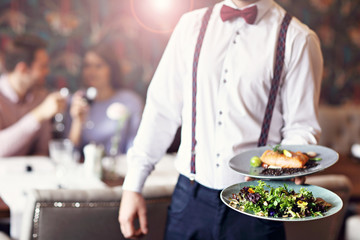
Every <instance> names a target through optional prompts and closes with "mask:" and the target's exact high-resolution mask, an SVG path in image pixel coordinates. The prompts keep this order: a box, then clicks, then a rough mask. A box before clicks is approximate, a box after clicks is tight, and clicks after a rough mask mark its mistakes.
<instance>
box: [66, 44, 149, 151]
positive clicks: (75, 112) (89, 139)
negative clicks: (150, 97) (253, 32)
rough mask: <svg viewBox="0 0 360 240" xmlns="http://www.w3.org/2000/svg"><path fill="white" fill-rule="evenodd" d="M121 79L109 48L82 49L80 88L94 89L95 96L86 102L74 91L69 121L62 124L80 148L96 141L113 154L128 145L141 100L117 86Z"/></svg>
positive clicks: (125, 149) (83, 94)
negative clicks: (67, 128) (83, 52)
mask: <svg viewBox="0 0 360 240" xmlns="http://www.w3.org/2000/svg"><path fill="white" fill-rule="evenodd" d="M121 81H122V75H121V71H120V67H119V63H118V60H117V59H116V58H115V54H114V53H113V52H112V51H111V49H109V48H107V47H106V46H105V45H101V46H95V47H93V48H90V49H88V50H87V51H86V53H85V55H84V60H83V69H82V83H83V86H84V89H86V88H90V87H91V88H92V89H95V91H96V96H95V98H94V99H93V100H92V101H88V100H86V94H85V91H83V90H80V91H77V92H76V93H75V94H74V95H73V97H72V100H71V106H70V116H71V121H70V124H69V123H67V124H66V125H68V126H70V129H69V130H68V132H69V133H68V137H69V139H70V140H71V141H72V142H73V144H74V145H75V146H76V147H77V148H78V149H79V150H80V151H82V149H83V147H84V146H85V145H86V144H88V143H96V144H102V145H103V146H104V149H105V154H106V155H110V151H111V154H112V155H116V154H118V153H126V151H127V150H128V148H129V147H130V146H131V145H132V142H133V140H134V137H135V135H136V132H137V129H138V127H139V124H140V119H141V115H142V111H143V101H142V99H141V98H140V97H139V96H138V95H137V94H135V93H134V92H132V91H130V90H127V89H124V88H123V87H121ZM93 93H94V92H93ZM119 106H120V107H119ZM114 111H115V112H114ZM116 111H118V112H116ZM113 116H117V117H119V118H120V119H119V120H116V119H114V117H113ZM120 121H123V122H122V123H120ZM119 124H121V127H120V125H119ZM119 127H120V128H119ZM117 136H120V138H116V137H117ZM114 144H115V146H114Z"/></svg>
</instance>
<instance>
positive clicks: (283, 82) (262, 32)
mask: <svg viewBox="0 0 360 240" xmlns="http://www.w3.org/2000/svg"><path fill="white" fill-rule="evenodd" d="M322 71H323V59H322V54H321V49H320V43H319V39H318V38H317V36H316V34H315V33H314V32H313V31H312V30H310V29H309V28H308V27H307V26H305V25H304V24H302V23H301V22H300V21H299V20H298V19H296V18H294V17H291V16H289V15H288V14H287V13H286V11H285V10H284V9H283V8H281V7H280V6H279V5H278V4H277V3H275V2H274V1H273V0H225V1H223V2H220V3H217V4H216V5H215V6H213V8H212V7H210V8H205V9H200V10H195V11H193V12H190V13H187V14H185V15H184V16H183V17H182V18H181V19H180V21H179V23H178V25H177V27H176V28H175V30H174V32H173V34H172V36H171V38H170V40H169V43H168V46H167V48H166V50H165V52H164V55H163V57H162V59H161V61H160V63H159V66H158V68H157V71H156V73H155V75H154V77H153V80H152V81H151V84H150V86H149V89H148V95H147V101H146V107H145V110H144V114H143V119H142V122H141V125H140V128H139V131H138V134H137V137H136V138H135V141H134V146H133V147H132V148H131V149H130V150H129V152H128V164H129V167H128V174H127V176H126V178H125V182H124V185H123V189H124V192H123V197H122V200H121V206H120V215H119V221H120V226H121V230H122V233H123V234H124V236H125V237H137V236H140V235H142V234H146V233H147V231H148V229H147V220H146V206H145V201H144V198H143V197H142V195H141V190H142V188H143V185H144V182H145V180H146V177H147V176H148V175H149V174H150V172H151V171H152V170H153V169H154V165H155V164H156V163H157V162H158V161H159V159H161V158H162V156H163V155H164V154H165V152H166V149H167V147H168V146H169V145H170V143H171V142H172V140H173V137H174V135H175V133H176V130H177V128H178V127H179V126H180V125H181V126H182V132H181V139H182V141H181V145H180V148H179V151H178V155H177V158H176V161H175V166H176V168H177V170H178V171H179V173H180V177H179V180H178V183H177V185H176V187H175V190H174V194H173V197H172V203H171V206H170V208H169V212H168V219H167V226H166V232H165V239H170V240H176V239H179V240H180V239H181V240H184V239H206V240H208V239H226V240H228V239H284V238H285V233H284V228H283V225H282V223H279V222H277V221H266V220H260V219H257V218H252V217H248V216H246V215H244V214H239V213H237V212H236V211H233V210H231V209H229V208H228V207H226V206H225V205H224V204H223V203H222V202H221V200H220V198H219V194H220V190H221V189H223V188H225V187H227V186H229V185H232V184H235V183H239V182H243V181H245V179H244V177H243V176H242V175H240V174H239V173H237V172H235V171H233V170H232V169H230V167H229V165H228V163H229V160H230V159H231V158H232V157H233V156H234V155H236V154H238V153H240V152H242V151H244V150H247V149H251V148H255V147H257V146H263V145H266V144H270V145H275V144H278V143H281V144H316V143H317V140H318V139H319V135H320V131H321V129H320V126H319V123H318V120H317V109H318V102H319V95H320V86H321V77H322ZM298 180H299V179H298ZM300 182H301V181H300ZM137 217H138V218H139V221H140V228H139V229H135V228H134V225H133V221H134V220H135V218H137Z"/></svg>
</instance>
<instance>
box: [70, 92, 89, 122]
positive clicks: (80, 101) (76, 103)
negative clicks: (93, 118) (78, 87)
mask: <svg viewBox="0 0 360 240" xmlns="http://www.w3.org/2000/svg"><path fill="white" fill-rule="evenodd" d="M88 112H89V104H88V103H87V102H86V100H85V99H84V98H83V93H82V92H81V91H77V92H76V93H75V94H74V96H73V98H72V102H71V107H70V115H71V118H72V121H78V122H80V123H84V122H85V120H86V117H87V114H88Z"/></svg>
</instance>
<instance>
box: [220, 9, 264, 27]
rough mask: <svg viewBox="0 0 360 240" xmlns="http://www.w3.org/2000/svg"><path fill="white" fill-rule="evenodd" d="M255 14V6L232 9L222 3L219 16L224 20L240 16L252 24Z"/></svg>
mask: <svg viewBox="0 0 360 240" xmlns="http://www.w3.org/2000/svg"><path fill="white" fill-rule="evenodd" d="M256 15H257V7H256V6H252V7H249V8H245V9H243V10H240V9H234V8H231V7H229V6H226V5H223V6H222V8H221V12H220V16H221V19H222V20H223V21H224V22H225V21H227V20H229V19H232V18H235V17H242V18H244V20H245V21H246V22H247V23H248V24H254V22H255V19H256Z"/></svg>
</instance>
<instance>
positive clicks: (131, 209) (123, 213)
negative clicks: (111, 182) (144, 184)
mask: <svg viewBox="0 0 360 240" xmlns="http://www.w3.org/2000/svg"><path fill="white" fill-rule="evenodd" d="M137 218H138V219H139V223H140V228H139V229H135V227H134V221H135V219H137ZM119 222H120V228H121V232H122V234H123V235H124V237H125V238H131V239H137V238H140V237H141V236H143V235H144V234H147V232H148V227H147V218H146V203H145V199H144V198H143V196H142V195H141V194H140V193H137V192H132V191H126V190H124V191H123V194H122V197H121V204H120V210H119Z"/></svg>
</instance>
